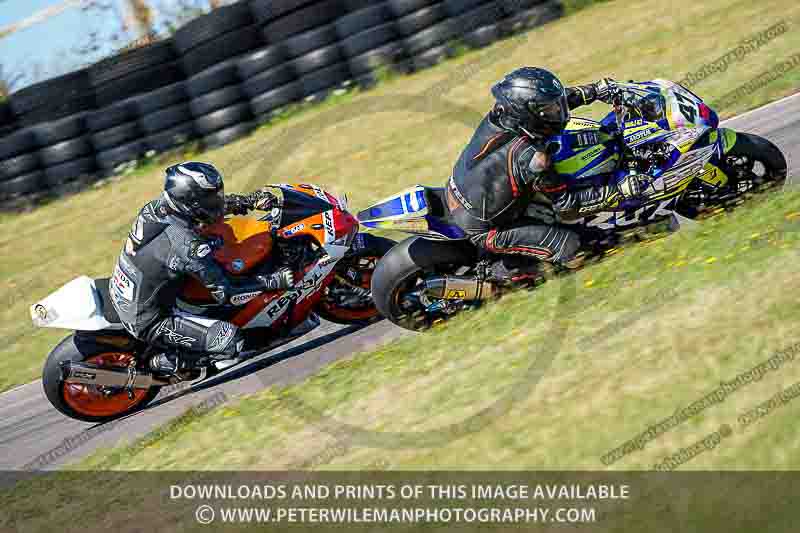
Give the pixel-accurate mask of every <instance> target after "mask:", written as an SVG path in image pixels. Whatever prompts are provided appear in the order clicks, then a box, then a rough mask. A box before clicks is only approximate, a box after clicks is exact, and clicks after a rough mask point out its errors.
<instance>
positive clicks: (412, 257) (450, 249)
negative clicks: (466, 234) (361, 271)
mask: <svg viewBox="0 0 800 533" xmlns="http://www.w3.org/2000/svg"><path fill="white" fill-rule="evenodd" d="M476 255H477V254H476V249H475V247H474V245H472V244H471V243H470V242H469V241H463V240H462V241H440V240H432V239H426V238H423V237H411V238H408V239H406V240H404V241H402V242H401V243H399V244H398V245H396V246H395V247H393V248H392V249H391V250H389V252H388V253H387V254H386V255H384V256H383V258H382V259H381V260H380V262H379V263H378V266H377V268H376V269H375V272H374V273H373V275H372V285H371V289H372V298H373V299H374V300H375V306H376V307H377V308H378V311H380V313H381V315H383V316H384V317H386V318H387V319H389V320H390V321H391V322H392V323H393V324H396V325H398V326H400V327H401V328H405V329H410V330H411V331H419V330H420V329H424V327H423V328H418V327H416V326H417V325H422V324H418V323H414V322H412V321H410V320H409V319H407V318H406V317H404V316H403V313H402V311H401V309H400V308H399V306H398V303H397V300H398V291H401V290H402V289H403V284H404V283H406V282H407V280H409V279H410V278H411V277H412V276H416V275H419V274H420V273H423V272H438V271H443V270H444V271H452V270H454V267H455V266H463V265H470V264H473V263H474V262H475V261H476Z"/></svg>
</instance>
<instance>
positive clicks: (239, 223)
mask: <svg viewBox="0 0 800 533" xmlns="http://www.w3.org/2000/svg"><path fill="white" fill-rule="evenodd" d="M270 229H271V224H270V223H269V222H264V221H261V220H256V219H254V218H248V217H232V218H230V219H228V220H226V221H224V222H218V223H216V224H212V225H210V226H208V227H207V228H206V229H205V230H204V231H203V233H204V234H205V235H214V236H218V237H222V240H223V242H224V244H223V245H222V246H221V247H220V248H217V249H216V250H215V251H214V259H216V260H217V261H218V262H219V264H220V265H222V266H223V267H224V268H225V270H227V271H228V272H230V273H231V274H244V273H246V272H247V271H249V270H251V269H252V268H253V267H255V266H256V265H258V264H259V263H261V262H263V261H264V260H265V259H266V258H267V257H268V256H269V254H270V252H271V251H272V235H271V233H270Z"/></svg>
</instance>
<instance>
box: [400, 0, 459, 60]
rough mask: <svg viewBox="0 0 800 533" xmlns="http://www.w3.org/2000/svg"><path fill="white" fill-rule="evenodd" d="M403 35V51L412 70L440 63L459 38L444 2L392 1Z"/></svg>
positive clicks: (431, 0) (426, 0)
mask: <svg viewBox="0 0 800 533" xmlns="http://www.w3.org/2000/svg"><path fill="white" fill-rule="evenodd" d="M389 6H390V8H391V9H392V11H393V13H394V15H395V17H396V20H395V26H396V27H397V29H398V32H399V33H400V35H402V45H403V50H404V51H405V53H406V54H407V55H408V57H409V62H408V65H409V67H410V68H411V70H421V69H424V68H428V67H430V66H433V65H435V64H437V63H439V62H440V61H441V60H442V59H444V58H445V57H447V56H449V55H450V54H451V53H452V52H453V49H452V47H451V45H450V43H451V41H452V40H453V39H454V38H455V37H456V31H455V29H454V26H453V22H452V19H450V18H448V12H447V9H446V7H445V4H444V2H441V1H436V0H389Z"/></svg>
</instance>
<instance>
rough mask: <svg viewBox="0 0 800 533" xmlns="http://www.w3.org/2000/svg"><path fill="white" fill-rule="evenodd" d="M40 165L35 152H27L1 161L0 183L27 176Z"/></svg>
mask: <svg viewBox="0 0 800 533" xmlns="http://www.w3.org/2000/svg"><path fill="white" fill-rule="evenodd" d="M40 165H41V162H40V159H39V154H38V153H36V152H28V153H26V154H19V155H15V156H14V157H10V158H8V159H3V160H2V161H0V181H6V180H10V179H13V178H16V177H17V176H21V175H22V174H27V173H29V172H32V171H34V170H36V169H37V168H39V166H40Z"/></svg>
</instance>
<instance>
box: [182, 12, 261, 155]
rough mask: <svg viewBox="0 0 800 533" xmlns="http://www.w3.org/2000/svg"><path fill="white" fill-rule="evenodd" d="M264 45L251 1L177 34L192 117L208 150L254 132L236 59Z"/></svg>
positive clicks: (198, 21)
mask: <svg viewBox="0 0 800 533" xmlns="http://www.w3.org/2000/svg"><path fill="white" fill-rule="evenodd" d="M261 45H262V40H261V32H260V27H259V25H258V24H256V21H255V19H254V18H253V15H252V12H251V10H250V6H249V5H248V3H247V2H239V3H236V4H231V5H229V6H225V7H222V8H220V9H217V10H214V11H212V12H211V13H209V14H208V15H204V16H201V17H198V18H196V19H194V20H193V21H191V22H189V23H188V24H186V25H185V26H183V27H182V28H180V29H179V30H178V31H177V32H176V33H175V49H176V50H177V52H178V53H179V54H180V56H181V64H182V66H183V70H184V72H185V73H186V75H187V76H188V78H187V80H186V91H187V92H188V94H189V97H190V101H189V103H188V107H187V108H186V110H187V115H188V114H190V115H191V117H192V118H193V120H194V133H196V134H197V135H198V136H199V137H201V138H202V141H203V144H204V145H205V146H207V147H209V148H213V147H216V146H221V145H223V144H226V143H228V142H231V141H233V140H235V139H238V138H239V137H242V136H243V135H245V134H247V133H249V132H250V131H252V129H253V116H252V113H251V111H250V106H249V104H248V102H247V101H246V100H245V98H244V96H243V94H242V93H241V90H240V89H239V85H240V83H241V79H240V78H239V75H238V72H237V63H236V61H235V58H236V57H237V56H239V55H241V54H243V53H246V52H248V51H250V50H254V49H256V48H259V47H260V46H261Z"/></svg>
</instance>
